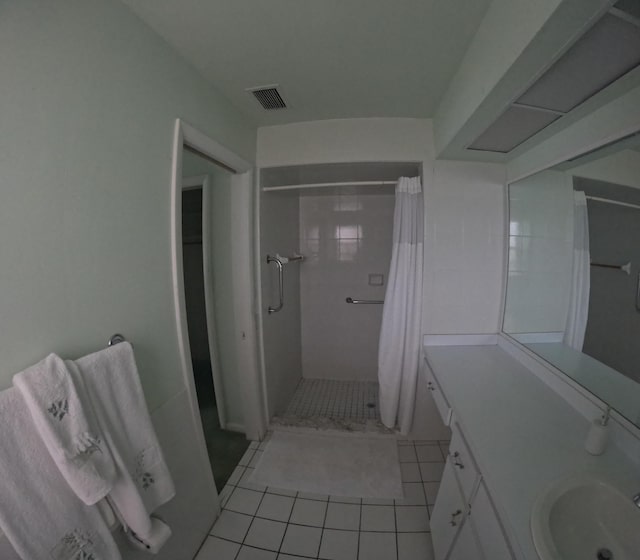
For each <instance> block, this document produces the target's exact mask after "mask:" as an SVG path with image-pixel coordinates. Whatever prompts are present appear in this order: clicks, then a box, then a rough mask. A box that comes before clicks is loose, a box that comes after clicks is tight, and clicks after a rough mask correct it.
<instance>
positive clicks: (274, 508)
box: [256, 494, 294, 521]
mask: <svg viewBox="0 0 640 560" xmlns="http://www.w3.org/2000/svg"><path fill="white" fill-rule="evenodd" d="M293 502H294V498H290V497H288V496H278V495H276V494H265V495H264V498H262V502H261V503H260V507H259V508H258V512H257V513H256V515H257V516H258V517H264V518H265V519H273V520H275V521H289V516H290V515H291V509H292V508H293Z"/></svg>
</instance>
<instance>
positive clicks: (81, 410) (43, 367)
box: [13, 354, 116, 505]
mask: <svg viewBox="0 0 640 560" xmlns="http://www.w3.org/2000/svg"><path fill="white" fill-rule="evenodd" d="M13 384H14V386H15V387H16V388H17V389H18V391H19V392H20V394H21V396H22V398H23V399H24V402H25V404H26V406H27V408H28V410H29V413H30V415H31V418H32V420H33V423H34V425H35V428H36V431H37V432H38V433H39V434H40V437H41V438H42V441H43V442H44V444H45V446H46V448H47V449H48V450H49V453H50V454H51V457H52V459H53V461H54V462H55V464H56V465H57V466H58V469H60V472H61V474H62V476H63V477H64V478H65V480H66V481H67V482H68V483H69V486H71V488H72V489H73V490H74V492H75V493H76V495H77V496H78V497H79V498H80V499H81V500H82V501H83V502H84V503H85V504H88V505H91V504H94V503H96V502H97V501H98V500H100V499H101V498H104V496H105V495H106V494H107V493H108V492H109V491H110V490H111V487H112V484H113V480H114V478H115V472H116V470H115V464H114V461H113V458H112V456H111V454H110V452H109V450H108V449H107V447H106V445H105V442H104V438H103V437H102V435H101V434H100V431H99V429H98V426H97V423H96V421H95V418H94V416H93V410H92V407H91V406H90V404H89V403H88V402H87V395H86V391H85V390H84V386H83V382H82V379H80V378H79V377H77V376H73V375H72V373H71V372H70V371H69V370H68V369H67V368H66V367H65V364H64V362H63V361H62V360H61V359H60V358H59V357H58V356H56V355H55V354H50V355H49V356H47V357H46V358H45V359H44V360H42V361H41V362H39V363H37V364H36V365H34V366H32V367H30V368H28V369H25V370H24V371H22V372H20V373H17V374H16V375H14V377H13Z"/></svg>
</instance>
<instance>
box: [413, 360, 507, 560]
mask: <svg viewBox="0 0 640 560" xmlns="http://www.w3.org/2000/svg"><path fill="white" fill-rule="evenodd" d="M425 374H426V377H427V387H429V390H430V392H431V394H432V396H433V398H434V401H435V403H436V406H437V408H438V411H439V413H440V415H441V416H442V419H443V421H444V422H445V423H446V424H448V425H450V426H451V444H450V445H449V453H448V457H447V462H446V465H445V469H444V472H443V475H442V481H441V483H440V488H439V490H438V495H437V497H436V502H435V505H434V509H433V513H432V516H431V521H430V524H431V535H432V540H433V549H434V554H435V560H470V559H473V560H514V558H515V556H514V555H513V552H512V550H511V547H510V546H509V543H508V540H507V537H506V534H505V531H504V529H503V527H502V524H501V523H500V519H499V517H498V514H497V512H496V508H495V507H494V505H493V503H492V501H491V498H490V496H489V492H488V491H487V488H486V485H485V484H484V482H483V480H482V473H481V472H480V469H479V467H478V465H477V462H476V460H475V459H474V457H473V454H472V453H471V450H470V449H469V445H468V444H467V442H466V440H465V437H464V434H463V432H462V430H461V428H460V425H459V424H458V422H456V417H455V410H453V409H452V407H451V405H450V400H449V399H448V398H447V395H446V394H445V393H444V392H443V391H442V388H441V385H440V384H439V383H438V380H437V378H436V376H435V375H434V374H433V372H432V371H431V369H430V368H429V366H428V364H427V365H426V367H425Z"/></svg>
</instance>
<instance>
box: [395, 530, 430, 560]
mask: <svg viewBox="0 0 640 560" xmlns="http://www.w3.org/2000/svg"><path fill="white" fill-rule="evenodd" d="M398 560H433V545H432V544H431V535H430V534H429V533H398Z"/></svg>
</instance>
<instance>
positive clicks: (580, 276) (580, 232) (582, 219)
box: [564, 191, 591, 351]
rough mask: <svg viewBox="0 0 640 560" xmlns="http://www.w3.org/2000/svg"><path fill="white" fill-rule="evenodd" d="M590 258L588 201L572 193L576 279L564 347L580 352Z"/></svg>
mask: <svg viewBox="0 0 640 560" xmlns="http://www.w3.org/2000/svg"><path fill="white" fill-rule="evenodd" d="M590 264H591V258H590V256H589V215H588V213H587V199H586V197H585V195H584V193H583V192H582V191H574V193H573V275H572V278H571V296H570V300H569V311H568V314H567V326H566V328H565V331H564V343H565V344H566V345H567V346H571V348H575V349H576V350H579V351H581V350H582V345H583V344H584V333H585V331H586V330H587V318H588V316H589V289H590V286H591V266H590Z"/></svg>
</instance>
